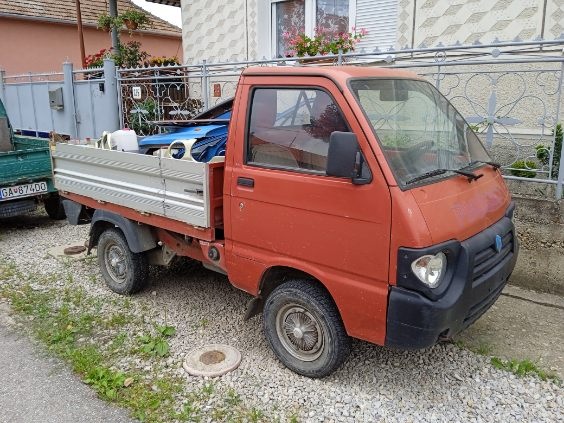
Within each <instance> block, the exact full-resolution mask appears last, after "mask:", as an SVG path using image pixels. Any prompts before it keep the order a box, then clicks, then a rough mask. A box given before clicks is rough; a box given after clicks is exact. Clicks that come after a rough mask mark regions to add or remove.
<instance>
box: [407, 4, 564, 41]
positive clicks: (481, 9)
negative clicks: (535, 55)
mask: <svg viewBox="0 0 564 423" xmlns="http://www.w3.org/2000/svg"><path fill="white" fill-rule="evenodd" d="M414 1H415V0H399V3H400V13H399V18H398V34H397V41H398V43H397V44H398V46H399V47H404V46H406V45H407V46H411V43H412V37H413V44H414V47H417V46H419V45H421V44H422V43H424V44H425V45H427V46H431V45H435V44H437V43H439V42H442V43H443V44H452V43H455V42H456V41H460V42H461V43H462V44H470V43H473V42H474V41H476V40H480V42H482V43H487V42H491V41H493V40H494V39H495V38H496V37H497V38H499V39H500V40H512V39H514V38H515V37H519V38H521V39H523V40H530V39H533V38H536V37H538V36H541V29H542V22H543V3H544V2H543V1H539V0H455V1H448V0H417V2H416V7H415V32H412V29H413V12H414ZM563 10H564V0H548V1H547V8H546V22H545V34H544V38H548V39H553V38H556V37H558V36H559V35H560V33H561V32H562V31H563V27H562V25H563V24H564V12H563Z"/></svg>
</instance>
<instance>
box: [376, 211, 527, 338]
mask: <svg viewBox="0 0 564 423" xmlns="http://www.w3.org/2000/svg"><path fill="white" fill-rule="evenodd" d="M496 235H500V236H501V237H502V238H503V246H504V247H503V248H502V249H501V250H500V251H496V246H495V239H496ZM518 250H519V245H518V242H517V238H516V236H515V229H514V226H513V223H512V222H511V219H510V217H509V216H506V217H504V218H502V219H501V220H499V221H498V222H496V223H495V224H493V225H492V226H490V227H489V228H486V229H485V230H483V231H482V232H480V233H479V234H477V235H475V236H473V237H472V238H469V239H467V240H466V241H464V242H461V243H460V250H459V254H458V257H457V260H456V265H455V269H454V275H453V277H452V279H451V281H450V285H449V286H448V288H447V289H446V290H445V291H444V293H443V294H442V295H441V296H440V298H436V299H431V298H429V296H426V295H424V294H423V293H420V292H417V291H416V290H412V289H408V288H402V287H399V286H394V287H391V290H390V295H389V299H388V315H387V327H386V341H385V345H386V346H389V347H394V348H401V349H419V348H427V347H430V346H432V345H434V344H435V343H436V342H437V341H438V340H439V339H448V338H451V337H452V336H454V335H455V334H457V333H459V332H460V331H462V330H463V329H465V328H466V327H468V326H470V325H471V324H472V323H474V322H475V321H476V320H477V319H478V318H479V317H480V316H481V315H482V314H483V313H484V312H485V311H486V310H488V309H489V308H490V306H491V305H492V304H493V303H494V302H495V301H496V299H497V298H498V297H499V295H500V294H501V291H502V290H503V287H504V286H505V284H506V282H507V280H508V279H509V276H510V275H511V272H512V271H513V268H514V267H515V263H516V261H517V255H518ZM423 254H425V253H423Z"/></svg>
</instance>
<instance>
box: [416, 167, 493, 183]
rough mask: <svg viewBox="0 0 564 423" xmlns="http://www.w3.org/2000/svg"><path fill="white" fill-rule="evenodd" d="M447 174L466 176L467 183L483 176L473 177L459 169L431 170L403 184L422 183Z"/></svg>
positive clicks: (471, 174)
mask: <svg viewBox="0 0 564 423" xmlns="http://www.w3.org/2000/svg"><path fill="white" fill-rule="evenodd" d="M447 172H454V173H457V174H459V175H463V176H466V177H467V178H468V182H472V181H475V180H476V179H480V178H481V177H482V176H484V175H482V174H479V175H474V174H473V173H471V172H465V171H463V170H460V169H435V170H432V171H430V172H427V173H424V174H422V175H419V176H416V177H415V178H412V179H410V180H409V181H407V182H406V183H405V184H406V185H410V184H412V183H414V182H419V181H422V180H423V179H427V178H432V177H433V176H438V175H442V174H444V173H447Z"/></svg>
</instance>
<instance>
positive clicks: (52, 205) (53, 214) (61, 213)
mask: <svg viewBox="0 0 564 423" xmlns="http://www.w3.org/2000/svg"><path fill="white" fill-rule="evenodd" d="M43 206H44V207H45V211H46V212H47V215H48V216H49V217H50V218H51V219H53V220H63V219H64V218H65V217H66V215H65V208H64V207H63V202H62V201H61V197H59V196H58V195H52V196H50V197H48V198H46V199H45V201H43Z"/></svg>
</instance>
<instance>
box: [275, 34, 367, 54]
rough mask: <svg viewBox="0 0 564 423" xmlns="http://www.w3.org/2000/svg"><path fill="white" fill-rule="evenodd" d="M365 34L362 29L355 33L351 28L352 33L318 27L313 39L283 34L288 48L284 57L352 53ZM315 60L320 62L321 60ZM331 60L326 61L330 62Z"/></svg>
mask: <svg viewBox="0 0 564 423" xmlns="http://www.w3.org/2000/svg"><path fill="white" fill-rule="evenodd" d="M367 33H368V31H366V29H364V28H362V29H360V30H358V31H357V30H356V28H354V27H353V29H352V32H332V31H329V30H327V29H324V28H321V27H318V28H316V29H315V34H314V36H313V37H310V36H308V35H306V34H304V33H296V32H285V33H284V34H282V36H283V38H284V41H285V43H286V45H287V47H288V49H287V50H286V57H296V56H297V57H307V56H319V55H321V56H325V55H328V54H338V53H339V50H341V51H342V52H343V53H348V52H351V51H354V49H355V47H356V45H357V44H358V43H359V41H360V40H361V39H362V37H364V36H365V35H366V34H367ZM315 60H318V61H319V60H321V61H322V60H323V59H315ZM333 60H334V59H328V61H330V62H331V61H333ZM308 61H309V60H308Z"/></svg>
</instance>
